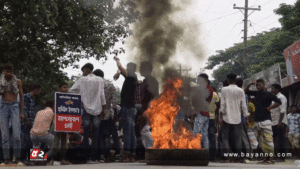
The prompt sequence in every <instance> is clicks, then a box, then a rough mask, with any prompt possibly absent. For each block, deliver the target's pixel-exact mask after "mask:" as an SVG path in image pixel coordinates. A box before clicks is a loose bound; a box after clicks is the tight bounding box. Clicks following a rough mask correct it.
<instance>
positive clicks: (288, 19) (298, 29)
mask: <svg viewBox="0 0 300 169" xmlns="http://www.w3.org/2000/svg"><path fill="white" fill-rule="evenodd" d="M274 12H275V13H276V14H277V15H280V16H281V18H280V19H279V22H280V23H281V25H282V30H283V31H286V35H287V36H291V37H294V38H295V39H299V38H300V0H297V1H296V3H295V4H294V5H287V4H281V5H280V7H279V8H278V9H276V10H274Z"/></svg>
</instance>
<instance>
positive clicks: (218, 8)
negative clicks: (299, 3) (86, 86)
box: [64, 0, 296, 88]
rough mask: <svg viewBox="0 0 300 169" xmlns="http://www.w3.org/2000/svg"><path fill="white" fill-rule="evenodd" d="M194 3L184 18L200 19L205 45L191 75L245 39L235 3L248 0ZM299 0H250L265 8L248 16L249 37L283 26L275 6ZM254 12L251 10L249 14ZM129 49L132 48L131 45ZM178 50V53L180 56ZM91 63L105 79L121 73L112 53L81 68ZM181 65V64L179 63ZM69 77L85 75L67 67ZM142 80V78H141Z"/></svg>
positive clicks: (200, 0) (124, 61)
mask: <svg viewBox="0 0 300 169" xmlns="http://www.w3.org/2000/svg"><path fill="white" fill-rule="evenodd" d="M192 1H193V2H192V4H191V5H190V6H188V7H186V8H185V11H184V14H183V13H182V14H181V16H179V17H182V18H190V19H196V21H197V22H198V23H197V25H198V27H199V31H200V37H195V38H198V39H199V41H200V42H201V44H202V45H201V48H203V50H204V55H205V56H203V58H205V59H203V61H202V62H201V63H192V64H189V66H188V67H186V68H191V69H192V71H191V74H192V75H196V74H197V73H198V72H199V70H200V68H204V67H205V64H206V62H207V58H208V57H209V56H212V55H214V54H216V51H217V50H225V49H226V48H229V47H232V46H233V45H234V44H235V43H240V42H243V39H242V37H243V32H242V30H243V29H244V23H243V19H244V15H243V14H242V13H241V12H240V11H239V10H238V9H233V4H236V6H237V7H244V6H245V1H244V0H192ZM295 2H296V0H249V7H253V8H258V6H259V5H260V6H261V11H254V12H253V13H252V14H251V15H250V16H249V18H248V20H249V23H248V37H251V36H254V35H256V34H257V33H261V32H263V31H269V30H270V29H271V28H274V27H281V25H280V23H279V21H278V19H279V16H278V15H275V13H274V9H277V8H278V7H279V5H280V4H282V3H286V4H290V5H293V4H294V3H295ZM251 12H252V11H249V14H250V13H251ZM124 47H125V49H127V50H129V48H126V44H125V46H124ZM180 54H181V53H178V54H177V55H180ZM120 60H121V63H122V64H123V66H124V67H126V64H127V62H129V61H130V60H129V59H128V58H127V55H126V54H124V55H120ZM87 62H91V63H93V64H94V67H95V69H97V68H100V69H102V70H103V71H104V74H105V75H104V76H105V77H104V78H105V79H109V80H113V75H114V74H115V73H116V72H117V66H116V64H115V61H114V60H113V56H108V60H107V61H106V62H104V61H100V62H99V61H96V60H95V59H93V58H91V59H89V60H87V59H82V60H81V61H80V62H78V64H79V66H80V68H81V66H83V65H84V64H85V63H87ZM178 68H179V66H178ZM64 72H67V73H68V76H69V77H71V76H72V75H78V74H81V71H80V69H73V68H72V67H68V68H66V69H64ZM205 73H207V74H208V75H209V76H210V78H212V75H211V74H212V71H209V70H206V71H205ZM139 79H142V78H141V77H139ZM123 81H124V78H123V77H121V78H120V79H119V80H118V81H113V83H114V84H115V86H117V87H119V88H121V87H122V84H123Z"/></svg>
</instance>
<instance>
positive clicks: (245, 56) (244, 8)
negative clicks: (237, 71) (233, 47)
mask: <svg viewBox="0 0 300 169" xmlns="http://www.w3.org/2000/svg"><path fill="white" fill-rule="evenodd" d="M233 9H239V10H240V11H241V12H242V13H243V14H244V16H245V17H244V59H242V63H243V67H244V73H245V76H247V72H246V67H245V66H246V63H247V40H248V35H247V33H248V16H250V15H251V14H252V13H253V12H254V11H255V10H257V11H260V6H258V8H249V7H248V0H245V7H236V5H235V4H233ZM242 10H245V12H243V11H242ZM248 10H252V12H251V13H250V14H249V15H248Z"/></svg>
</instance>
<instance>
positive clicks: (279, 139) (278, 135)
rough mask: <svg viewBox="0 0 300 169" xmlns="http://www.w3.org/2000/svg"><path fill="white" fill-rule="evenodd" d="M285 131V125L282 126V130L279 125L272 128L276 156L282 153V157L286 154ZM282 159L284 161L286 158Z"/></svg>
mask: <svg viewBox="0 0 300 169" xmlns="http://www.w3.org/2000/svg"><path fill="white" fill-rule="evenodd" d="M285 129H286V125H285V124H282V126H281V127H280V128H279V127H278V125H276V126H272V130H273V140H274V147H275V154H278V153H280V155H281V154H282V153H286V136H285ZM281 158H282V159H284V157H281Z"/></svg>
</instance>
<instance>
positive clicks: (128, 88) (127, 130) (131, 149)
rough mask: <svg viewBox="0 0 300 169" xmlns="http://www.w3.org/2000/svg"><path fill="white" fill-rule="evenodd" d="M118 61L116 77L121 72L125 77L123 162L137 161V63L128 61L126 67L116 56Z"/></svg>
mask: <svg viewBox="0 0 300 169" xmlns="http://www.w3.org/2000/svg"><path fill="white" fill-rule="evenodd" d="M114 59H115V60H116V62H117V66H118V68H119V71H118V73H117V74H115V76H114V79H115V80H116V79H118V78H119V76H120V74H122V75H123V76H124V78H125V81H124V83H123V87H122V90H121V107H122V108H121V112H120V114H121V121H122V125H123V134H124V154H123V157H122V161H123V162H135V151H136V135H135V118H136V114H137V111H136V109H135V102H134V101H135V100H134V94H135V89H136V86H137V76H136V74H135V72H136V64H135V63H132V62H130V63H128V64H127V69H124V68H123V67H122V65H121V63H120V59H119V58H117V57H114Z"/></svg>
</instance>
